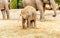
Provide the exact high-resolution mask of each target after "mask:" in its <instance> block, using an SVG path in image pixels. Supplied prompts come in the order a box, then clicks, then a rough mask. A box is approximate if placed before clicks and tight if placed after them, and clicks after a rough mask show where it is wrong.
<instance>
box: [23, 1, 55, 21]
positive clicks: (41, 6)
mask: <svg viewBox="0 0 60 38" xmlns="http://www.w3.org/2000/svg"><path fill="white" fill-rule="evenodd" d="M22 2H23V7H25V6H27V5H30V6H33V7H35V9H38V10H39V11H40V20H41V21H44V12H45V4H49V5H52V8H53V11H54V15H53V17H55V16H56V5H55V1H54V0H22Z"/></svg>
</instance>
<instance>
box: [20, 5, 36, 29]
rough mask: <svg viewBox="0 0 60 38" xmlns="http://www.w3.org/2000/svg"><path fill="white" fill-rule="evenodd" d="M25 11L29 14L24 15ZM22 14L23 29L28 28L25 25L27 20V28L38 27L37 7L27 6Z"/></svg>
mask: <svg viewBox="0 0 60 38" xmlns="http://www.w3.org/2000/svg"><path fill="white" fill-rule="evenodd" d="M24 12H26V13H27V14H25V15H24V14H23V13H24ZM21 14H22V26H23V29H24V28H26V27H25V26H26V25H25V23H26V22H27V28H28V27H30V28H31V27H32V28H35V27H36V9H35V8H33V7H32V6H27V8H24V9H23V10H21Z"/></svg>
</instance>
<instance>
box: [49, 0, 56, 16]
mask: <svg viewBox="0 0 60 38" xmlns="http://www.w3.org/2000/svg"><path fill="white" fill-rule="evenodd" d="M50 3H51V5H52V9H53V10H54V15H53V17H55V16H56V4H55V1H54V0H50Z"/></svg>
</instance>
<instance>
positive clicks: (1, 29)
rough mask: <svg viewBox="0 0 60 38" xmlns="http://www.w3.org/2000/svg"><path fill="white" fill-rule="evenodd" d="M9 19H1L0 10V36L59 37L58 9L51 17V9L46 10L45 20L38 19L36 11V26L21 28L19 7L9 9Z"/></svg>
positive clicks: (26, 37) (23, 37) (59, 18)
mask: <svg viewBox="0 0 60 38" xmlns="http://www.w3.org/2000/svg"><path fill="white" fill-rule="evenodd" d="M9 14H10V19H9V20H2V14H1V12H0V38H60V11H59V10H57V16H56V17H52V15H53V11H52V10H50V11H49V10H46V12H45V21H44V22H41V21H40V20H39V12H38V11H37V21H36V27H37V28H35V29H34V28H27V29H22V23H21V20H22V19H21V14H20V9H18V10H17V9H15V10H14V9H11V10H10V13H9Z"/></svg>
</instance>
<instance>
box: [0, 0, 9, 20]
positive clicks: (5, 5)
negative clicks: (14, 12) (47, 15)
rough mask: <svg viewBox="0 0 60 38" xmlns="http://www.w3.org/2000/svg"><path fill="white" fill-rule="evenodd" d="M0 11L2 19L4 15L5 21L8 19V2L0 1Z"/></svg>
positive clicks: (5, 0) (6, 0)
mask: <svg viewBox="0 0 60 38" xmlns="http://www.w3.org/2000/svg"><path fill="white" fill-rule="evenodd" d="M0 10H1V12H2V15H3V19H5V13H6V14H7V19H9V8H8V0H0Z"/></svg>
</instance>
